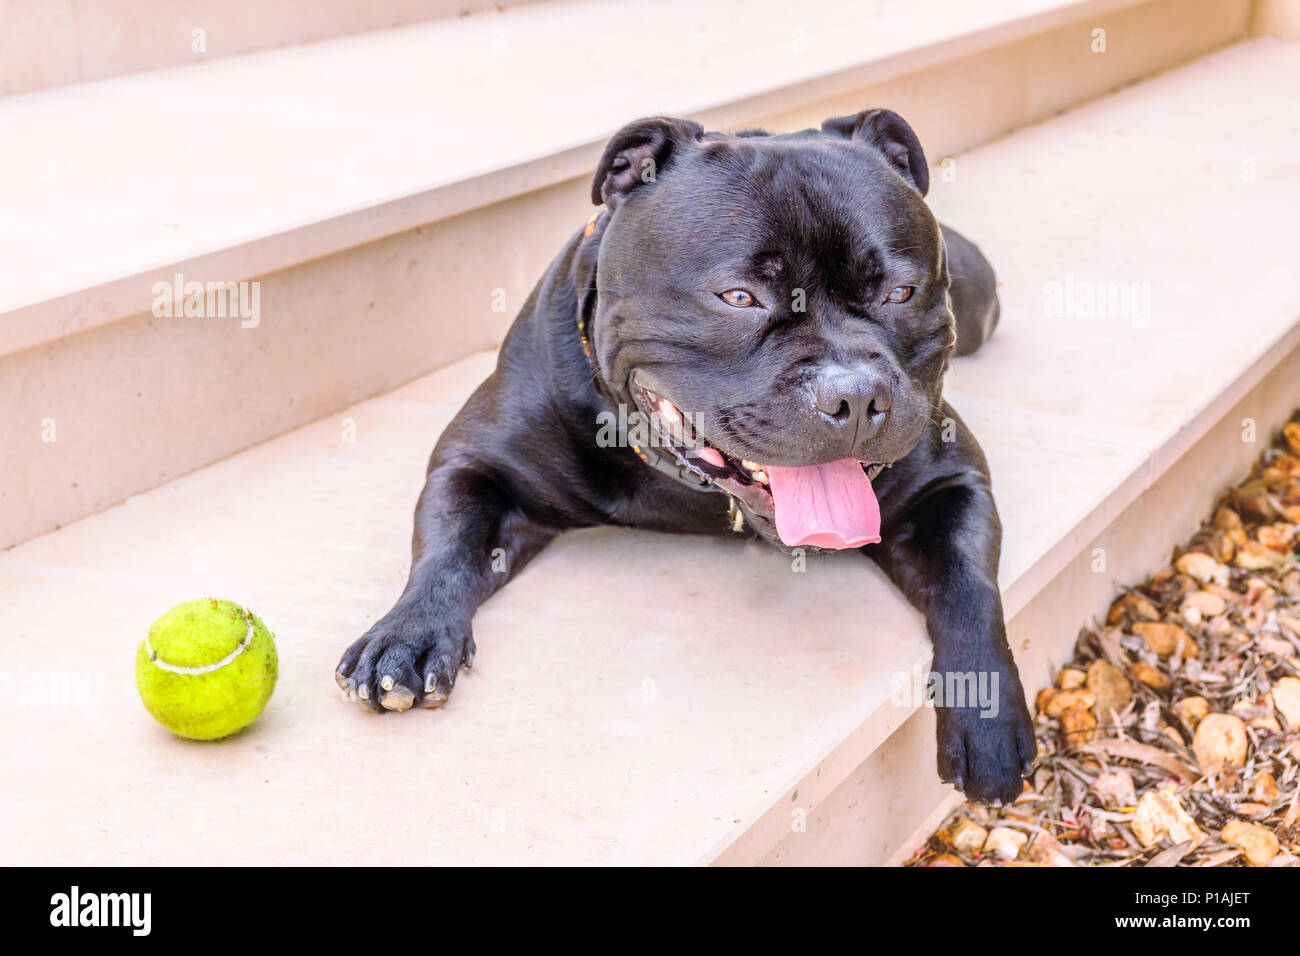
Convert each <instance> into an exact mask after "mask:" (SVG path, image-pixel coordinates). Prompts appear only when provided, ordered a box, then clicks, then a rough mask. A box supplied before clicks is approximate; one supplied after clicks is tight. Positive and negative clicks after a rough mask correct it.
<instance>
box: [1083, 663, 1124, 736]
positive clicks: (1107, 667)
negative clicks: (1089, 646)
mask: <svg viewBox="0 0 1300 956" xmlns="http://www.w3.org/2000/svg"><path fill="white" fill-rule="evenodd" d="M1087 685H1088V690H1090V691H1092V693H1093V695H1094V696H1095V697H1096V699H1097V700H1096V703H1095V704H1094V705H1093V713H1095V714H1096V715H1097V720H1098V721H1099V722H1100V723H1102V724H1106V725H1109V724H1110V723H1111V722H1112V721H1113V720H1114V719H1115V718H1114V717H1113V716H1112V714H1122V713H1123V712H1124V708H1126V707H1127V706H1128V703H1129V701H1130V700H1132V699H1133V687H1132V685H1130V684H1129V682H1128V678H1127V677H1125V676H1124V672H1123V671H1122V670H1120V669H1119V668H1118V667H1116V666H1115V665H1114V664H1112V663H1111V662H1110V661H1108V660H1105V659H1104V658H1098V659H1097V660H1095V661H1093V662H1092V663H1091V664H1089V665H1088V679H1087Z"/></svg>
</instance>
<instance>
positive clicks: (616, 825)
mask: <svg viewBox="0 0 1300 956" xmlns="http://www.w3.org/2000/svg"><path fill="white" fill-rule="evenodd" d="M1297 91H1300V45H1296V44H1288V43H1284V42H1280V41H1277V40H1274V39H1268V38H1261V39H1256V40H1252V41H1249V42H1246V43H1242V44H1238V45H1235V46H1233V47H1230V48H1228V49H1225V50H1223V51H1220V52H1218V53H1215V54H1213V55H1211V56H1208V57H1205V58H1203V59H1201V60H1198V61H1196V62H1195V63H1192V64H1190V65H1188V66H1186V67H1183V68H1181V69H1178V70H1174V71H1171V72H1168V73H1165V74H1162V75H1160V76H1158V77H1156V78H1154V79H1151V80H1148V81H1146V82H1143V83H1140V84H1137V85H1135V86H1132V87H1130V88H1127V89H1125V90H1123V91H1121V92H1119V93H1116V94H1114V95H1111V96H1106V97H1103V98H1102V99H1099V100H1097V101H1095V102H1093V103H1090V104H1088V105H1086V106H1083V107H1081V108H1079V109H1075V110H1072V111H1070V112H1067V113H1065V114H1063V115H1061V116H1058V117H1055V118H1052V119H1050V120H1047V121H1045V122H1043V123H1040V124H1038V125H1035V126H1032V127H1030V128H1027V129H1023V130H1021V131H1019V132H1016V133H1014V134H1012V135H1010V136H1007V137H1004V138H1001V139H999V140H997V141H995V142H992V143H989V144H987V145H985V146H983V147H980V148H977V149H973V150H970V151H968V152H965V153H962V154H960V155H958V156H957V157H956V165H955V170H956V176H955V179H952V178H950V179H948V180H947V181H945V180H944V178H943V177H939V176H937V177H936V183H935V186H934V192H933V203H934V206H935V208H936V210H937V211H938V212H939V213H940V215H941V216H942V217H943V218H944V219H945V220H947V221H951V222H954V223H957V224H959V225H960V226H961V227H962V228H963V229H964V230H966V231H967V232H968V233H969V234H970V235H972V237H974V238H975V239H976V240H977V241H979V243H980V244H981V246H982V248H983V249H984V251H985V252H986V253H987V254H988V256H989V258H990V259H991V260H992V261H993V262H994V263H995V265H996V266H997V268H998V270H999V276H1000V279H1001V283H1002V286H1001V289H1000V292H1001V295H1002V301H1003V318H1002V325H1001V327H1000V328H999V329H998V332H997V334H996V336H995V337H994V339H993V340H992V342H991V343H990V344H989V345H988V346H987V347H986V349H984V350H983V351H981V352H980V353H979V354H978V355H976V356H974V357H972V358H970V359H966V360H961V361H958V362H957V363H956V365H955V367H954V369H953V372H952V375H951V379H950V384H949V387H948V389H947V394H948V396H949V398H950V400H951V401H952V402H953V404H954V406H955V407H956V408H957V409H958V410H959V411H960V412H961V413H962V415H963V416H964V417H965V419H966V421H967V423H968V424H969V425H970V427H971V428H972V430H973V431H974V432H975V434H976V435H977V436H979V438H980V440H981V443H982V444H983V446H984V448H985V450H986V452H987V453H988V457H989V461H990V464H991V467H992V472H993V479H994V488H995V492H996V495H997V499H998V503H999V508H1000V510H1001V513H1002V516H1003V521H1004V525H1005V546H1004V557H1003V564H1002V568H1001V582H1002V586H1003V593H1004V600H1005V603H1006V606H1007V612H1008V615H1009V617H1010V630H1011V637H1012V641H1013V646H1014V648H1015V651H1016V654H1017V658H1018V660H1019V662H1020V664H1021V669H1022V674H1023V675H1024V678H1025V680H1026V682H1027V683H1028V684H1029V685H1030V686H1033V685H1035V684H1037V683H1039V682H1041V681H1043V680H1045V679H1046V676H1047V670H1048V665H1049V662H1051V661H1053V660H1055V661H1060V660H1063V659H1064V658H1065V657H1066V655H1067V653H1068V649H1069V646H1070V644H1071V643H1072V641H1073V639H1074V637H1075V634H1076V632H1077V629H1078V626H1079V624H1080V622H1081V621H1082V620H1084V619H1085V618H1086V617H1087V616H1088V615H1090V614H1095V613H1100V612H1101V611H1102V610H1103V609H1104V607H1105V606H1106V604H1107V602H1108V600H1109V599H1110V597H1111V596H1112V594H1113V591H1114V587H1115V585H1116V582H1117V581H1124V580H1130V579H1132V578H1133V577H1135V576H1137V575H1138V574H1139V573H1143V572H1145V571H1147V570H1150V569H1151V568H1153V567H1154V566H1155V565H1156V564H1157V563H1159V562H1160V561H1162V560H1163V559H1164V558H1165V557H1166V556H1167V553H1168V548H1169V546H1170V544H1171V542H1173V541H1174V540H1175V539H1176V538H1178V537H1180V536H1181V535H1183V534H1185V533H1187V532H1188V531H1189V530H1191V528H1192V527H1194V525H1195V523H1196V521H1197V519H1198V517H1199V516H1200V515H1201V514H1203V513H1204V511H1205V510H1206V508H1207V507H1208V506H1209V504H1210V501H1211V499H1212V498H1213V497H1214V495H1216V494H1217V493H1218V492H1219V491H1221V490H1222V488H1223V487H1224V486H1225V485H1226V484H1227V483H1228V481H1229V480H1230V479H1231V478H1232V477H1233V476H1235V475H1237V474H1239V473H1241V472H1242V471H1244V469H1245V468H1246V467H1247V466H1248V464H1249V462H1250V460H1252V459H1253V458H1254V456H1255V455H1256V454H1257V452H1258V451H1259V448H1260V445H1259V442H1260V441H1266V440H1267V434H1268V432H1269V430H1270V428H1272V427H1273V426H1274V425H1275V424H1276V423H1279V422H1280V421H1281V420H1282V419H1283V418H1284V417H1285V411H1289V410H1290V409H1291V408H1293V407H1295V406H1296V405H1300V276H1298V275H1297V274H1296V272H1295V270H1294V268H1293V266H1292V263H1291V261H1290V260H1289V259H1288V258H1287V257H1285V256H1281V255H1278V253H1277V250H1279V249H1285V248H1286V247H1287V243H1288V242H1289V241H1290V237H1291V235H1292V232H1293V224H1292V221H1291V217H1292V211H1293V210H1295V209H1296V208H1300V175H1297V172H1298V171H1300V170H1298V169H1297V163H1298V162H1300V161H1298V160H1297V157H1300V128H1297V126H1296V125H1295V124H1294V123H1288V122H1285V121H1279V119H1278V117H1279V116H1282V115H1285V108H1286V106H1287V105H1288V104H1290V103H1291V102H1294V101H1295V99H1296V93H1297ZM1225 129H1232V130H1233V131H1234V135H1233V136H1231V137H1225V136H1224V135H1223V130H1225ZM949 168H950V169H951V168H953V167H949ZM1130 282H1133V283H1137V286H1136V297H1135V298H1132V299H1130V300H1129V301H1130V303H1131V305H1132V308H1131V309H1130V310H1129V311H1128V312H1127V313H1125V312H1122V311H1121V310H1119V309H1117V308H1114V307H1112V308H1110V309H1109V311H1107V312H1105V313H1103V314H1095V313H1093V314H1089V313H1088V311H1087V310H1086V309H1085V308H1084V298H1083V297H1084V292H1083V290H1085V289H1087V290H1091V293H1094V294H1095V293H1101V294H1102V295H1103V297H1104V295H1105V293H1106V291H1107V289H1118V288H1119V284H1121V283H1130ZM1067 289H1068V290H1069V292H1070V294H1069V296H1068V298H1067V297H1065V294H1066V290H1067ZM491 364H492V356H491V354H490V353H481V354H477V355H474V356H471V357H469V358H466V359H464V360H462V361H461V362H459V363H456V364H454V365H452V366H450V367H448V368H445V369H443V370H441V371H438V372H435V373H433V374H431V375H428V376H425V377H422V378H420V379H418V380H417V381H414V382H412V383H410V384H409V385H406V386H404V387H402V388H399V389H397V390H395V391H392V392H389V393H387V394H385V395H383V396H382V397H379V398H375V399H372V400H369V401H364V402H361V403H360V404H357V405H354V406H352V407H350V408H347V409H346V410H344V411H341V412H339V413H338V414H334V415H330V416H327V417H324V418H321V419H320V420H318V421H315V422H314V423H312V424H310V425H308V426H306V427H303V428H299V429H297V430H294V431H292V432H290V433H288V434H285V435H283V436H281V437H278V438H275V439H273V440H271V441H267V442H264V443H262V444H259V445H257V446H256V447H253V448H250V449H248V450H246V451H244V452H241V453H240V454H237V455H234V456H232V457H229V458H227V459H225V460H223V461H220V462H217V463H216V464H213V465H210V466H208V467H205V468H202V469H201V470H198V471H196V472H194V473H193V474H190V475H187V476H185V477H182V478H180V479H177V480H173V481H170V482H167V483H166V484H164V485H162V486H161V487H159V488H156V489H154V490H152V491H149V492H146V493H142V494H139V495H136V496H133V497H132V498H130V499H129V500H128V501H126V502H125V503H124V504H122V505H120V506H118V507H113V508H109V509H107V510H105V511H103V512H102V513H99V514H96V515H94V516H92V517H88V518H86V519H84V520H81V521H77V522H75V523H73V524H70V525H68V526H67V527H64V528H62V529H60V530H58V531H56V532H53V533H50V534H46V535H43V536H40V537H37V538H34V539H32V540H30V541H27V542H25V543H23V544H21V545H18V546H17V547H14V548H12V549H10V550H9V551H7V552H4V553H2V554H0V591H2V592H3V594H4V600H3V601H0V635H2V636H3V640H4V641H5V642H6V643H5V650H6V672H5V673H4V674H3V675H0V676H3V677H4V678H6V679H7V687H8V691H7V693H8V697H7V698H5V706H3V707H0V759H2V760H3V761H4V765H5V766H6V767H9V768H10V770H11V773H12V774H13V775H14V776H15V777H16V778H21V779H23V780H24V781H25V785H24V787H22V788H20V789H18V790H16V791H15V792H14V793H12V794H11V799H10V812H9V813H7V814H4V815H3V816H2V817H0V845H3V846H5V847H6V850H7V854H6V859H7V860H8V861H12V862H27V863H35V862H49V863H73V862H75V863H79V864H90V863H119V862H123V861H129V862H134V863H174V862H186V863H199V864H217V863H232V864H234V863H252V862H258V863H280V862H284V863H289V862H294V863H309V862H321V863H337V864H355V863H362V864H381V865H407V864H410V863H435V862H439V863H441V862H447V863H466V862H474V863H500V862H513V863H529V862H537V863H631V862H640V863H664V864H673V863H700V862H706V863H707V862H712V863H763V862H767V863H792V862H821V863H828V862H858V863H871V862H882V861H887V860H890V859H893V858H897V857H898V856H899V855H901V854H905V853H906V852H908V850H910V849H911V848H912V846H913V844H912V843H911V841H913V840H914V839H915V838H916V837H915V834H917V833H920V832H922V831H923V829H924V827H925V825H926V824H927V822H928V821H930V820H931V819H933V818H934V817H935V816H936V815H938V814H941V813H942V812H944V810H945V809H946V808H947V806H948V805H950V804H951V802H952V801H953V800H954V799H957V797H956V796H955V795H954V794H953V792H952V791H951V788H947V787H942V786H940V785H939V783H938V781H937V779H936V778H935V776H934V771H933V767H934V762H933V760H934V756H933V739H932V736H931V735H932V730H931V726H930V724H931V720H932V713H931V712H930V711H929V710H927V709H919V710H918V709H917V708H915V707H914V706H911V705H910V704H907V703H903V702H898V703H896V702H894V701H891V691H892V689H893V684H894V680H895V679H896V677H903V676H906V675H908V674H910V673H911V671H912V670H913V668H917V667H924V666H925V664H926V661H927V658H928V648H927V642H926V639H925V637H924V634H923V632H922V628H921V623H920V620H919V618H918V616H917V615H916V614H915V613H914V612H913V611H912V610H911V609H910V608H909V607H908V606H907V605H906V604H905V603H904V602H903V600H902V598H901V597H900V596H899V595H898V594H897V593H896V592H895V591H894V590H893V589H892V588H891V587H890V586H889V585H888V584H887V583H886V582H885V580H884V579H883V578H882V577H881V575H880V574H879V573H877V572H876V571H875V570H874V568H873V567H871V566H870V565H869V564H868V563H866V562H864V561H862V560H861V559H860V558H859V557H858V556H856V555H851V554H850V555H836V556H831V557H825V558H819V559H817V560H815V561H812V562H810V563H809V565H808V567H807V570H806V571H805V572H803V573H793V571H792V568H791V566H790V564H789V563H788V562H787V559H786V558H785V557H784V556H782V555H781V554H780V553H778V552H776V551H774V550H772V549H768V548H765V547H763V546H760V545H758V544H756V543H747V542H742V541H739V540H731V541H728V540H710V539H695V538H689V537H671V536H664V535H658V534H651V533H640V532H631V531H623V530H616V529H602V530H594V531H588V532H582V533H576V534H571V535H567V536H563V537H562V538H561V539H560V540H559V541H558V542H557V543H556V544H555V545H553V546H552V547H551V548H549V549H548V550H547V551H545V552H544V553H543V554H542V555H541V556H540V557H539V558H538V559H537V561H536V562H535V564H533V565H532V566H530V567H529V568H528V570H526V571H525V572H524V573H523V574H522V575H521V576H520V577H519V578H518V580H516V581H514V582H512V583H511V585H510V586H509V587H508V588H506V589H505V590H504V591H502V592H501V593H500V594H498V595H497V596H496V597H494V598H493V599H492V600H491V601H489V602H488V603H487V604H486V605H485V606H484V608H483V609H482V611H481V612H480V614H479V615H478V617H477V618H476V620H475V634H476V638H477V642H478V646H479V654H478V658H477V660H476V663H475V669H474V671H473V673H472V674H470V675H468V676H466V677H464V678H462V681H461V683H460V684H459V685H458V686H457V689H456V692H455V694H454V695H453V697H452V701H451V703H450V705H449V706H448V708H447V709H446V710H445V711H443V712H426V711H415V712H411V713H407V714H404V715H400V716H398V715H385V716H376V715H373V714H369V713H367V712H363V711H361V710H360V709H359V708H357V707H355V706H350V705H347V704H345V703H343V702H342V701H340V700H339V699H338V692H337V689H336V688H335V687H334V684H333V680H332V670H333V667H334V664H335V662H336V660H337V658H338V655H339V652H340V650H341V649H342V647H343V646H345V645H346V644H347V643H348V642H350V641H351V640H352V639H354V638H355V637H356V636H357V635H358V634H360V633H361V632H362V631H363V630H364V629H365V628H366V627H367V626H368V625H369V624H370V623H371V622H372V621H374V620H375V619H376V618H377V617H378V616H379V615H381V614H383V613H384V612H385V611H386V610H387V609H388V607H389V606H390V604H391V602H392V600H393V599H394V597H395V595H396V594H397V592H398V590H399V589H400V587H401V584H402V582H403V581H404V578H405V573H406V566H407V561H408V560H409V559H408V549H407V541H408V540H409V533H410V524H409V522H410V512H411V508H412V506H413V503H414V500H415V496H416V494H417V493H418V490H419V487H420V484H421V480H422V476H423V471H424V464H425V460H426V456H427V453H428V450H429V447H430V446H431V444H432V443H433V441H434V439H435V437H436V435H437V433H438V432H439V430H440V429H441V428H442V427H444V426H445V424H446V423H447V421H448V420H449V419H450V417H451V416H452V415H453V414H454V413H455V411H456V409H457V407H458V406H459V404H460V402H461V401H463V399H464V398H465V396H466V395H467V394H468V393H469V391H470V390H471V389H472V388H473V386H474V385H475V384H476V383H477V382H478V381H479V380H480V379H481V378H482V377H483V376H484V375H485V374H486V373H487V371H488V370H489V369H490V367H491ZM1284 410H1285V411H1284ZM1247 419H1250V420H1251V421H1253V422H1254V425H1255V432H1254V437H1255V438H1256V441H1255V442H1254V443H1252V442H1250V441H1248V440H1246V439H1248V438H1250V437H1252V436H1251V432H1250V429H1249V428H1248V427H1246V424H1245V420H1247ZM1097 549H1101V552H1100V554H1099V553H1098V551H1097ZM1099 557H1100V558H1101V559H1102V561H1101V563H1100V564H1099ZM593 580H599V581H602V582H604V586H603V587H601V588H592V587H591V586H590V582H591V581H593ZM204 594H216V595H222V596H228V597H230V598H232V599H235V600H238V601H241V602H243V603H246V604H248V605H250V606H251V607H253V608H254V609H255V610H256V611H257V612H258V613H259V614H261V615H262V616H263V617H264V618H265V620H266V621H267V623H268V624H269V626H270V627H271V628H272V629H273V630H274V631H275V633H276V636H277V640H278V643H279V647H280V652H281V658H282V664H281V685H280V687H279V689H278V690H277V692H276V695H275V697H274V698H273V699H272V701H271V704H270V706H269V707H268V710H267V712H266V713H265V714H264V715H263V717H262V718H261V719H260V720H259V721H258V722H257V723H256V724H255V725H254V726H253V727H252V728H250V730H249V731H248V732H247V733H245V734H243V735H241V736H239V737H236V738H233V739H231V740H229V741H226V742H224V743H221V744H218V745H199V744H192V743H188V742H184V741H181V740H178V739H175V738H172V737H170V736H169V735H168V734H167V733H166V732H165V731H163V730H162V729H161V728H160V727H158V726H157V725H155V724H154V723H153V721H152V719H151V718H150V717H149V716H148V715H147V714H146V713H145V712H144V710H143V709H142V708H141V706H140V704H139V702H138V700H137V699H136V696H135V688H134V685H133V680H132V676H131V660H132V655H133V652H134V648H135V646H136V644H137V643H138V641H139V640H140V638H141V635H142V634H143V632H144V630H145V629H146V628H147V627H148V624H149V622H150V621H151V620H152V619H153V618H154V617H155V616H157V615H158V614H159V613H161V611H162V610H164V609H166V608H167V607H169V606H170V605H171V604H173V603H176V602H177V601H180V600H183V599H187V598H190V597H196V596H199V595H204ZM864 608H866V609H867V611H866V613H864V610H863V609H864ZM4 687H5V685H0V690H3V689H4Z"/></svg>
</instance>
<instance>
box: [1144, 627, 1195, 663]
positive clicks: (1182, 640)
mask: <svg viewBox="0 0 1300 956" xmlns="http://www.w3.org/2000/svg"><path fill="white" fill-rule="evenodd" d="M1133 633H1134V634H1138V635H1140V636H1141V637H1142V640H1144V641H1146V644H1147V647H1149V648H1151V650H1153V651H1155V652H1156V653H1157V654H1159V655H1160V656H1161V657H1168V656H1169V655H1170V654H1172V653H1174V652H1175V651H1178V650H1179V649H1180V648H1181V651H1182V656H1183V657H1199V656H1200V649H1199V648H1198V647H1197V646H1196V641H1194V640H1192V636H1191V635H1190V634H1188V633H1187V632H1186V631H1185V630H1183V629H1182V628H1181V627H1179V626H1178V625H1177V624H1165V623H1162V622H1154V621H1139V622H1138V623H1137V624H1134V625H1133Z"/></svg>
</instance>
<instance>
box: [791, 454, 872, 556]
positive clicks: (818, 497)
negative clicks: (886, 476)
mask: <svg viewBox="0 0 1300 956" xmlns="http://www.w3.org/2000/svg"><path fill="white" fill-rule="evenodd" d="M767 478H768V482H769V483H770V484H771V486H772V503H773V505H774V506H775V508H776V531H777V534H779V535H780V536H781V540H782V542H784V543H785V544H787V545H789V546H790V547H792V548H793V547H798V546H799V545H805V544H807V545H812V546H813V547H817V548H856V547H859V546H861V545H864V544H871V543H873V542H875V541H879V540H880V505H879V504H878V503H877V502H876V493H875V492H874V491H872V490H871V481H870V480H869V479H868V478H867V476H866V473H865V472H864V471H863V470H862V465H861V464H860V463H859V462H857V461H855V460H854V459H852V458H841V459H840V460H839V461H832V462H829V463H828V464H825V465H804V466H802V467H800V468H780V467H778V466H776V465H769V466H768V468H767Z"/></svg>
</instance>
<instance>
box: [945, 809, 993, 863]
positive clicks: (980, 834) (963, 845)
mask: <svg viewBox="0 0 1300 956" xmlns="http://www.w3.org/2000/svg"><path fill="white" fill-rule="evenodd" d="M988 835H989V831H988V830H986V829H984V828H983V827H982V826H980V825H979V824H978V823H976V822H975V821H974V820H968V819H967V818H966V817H959V818H958V819H957V822H956V823H954V824H953V825H952V826H951V827H950V828H949V830H948V842H949V843H951V844H952V845H953V847H954V848H955V849H957V850H958V851H959V852H961V853H965V854H966V855H967V856H971V855H972V854H975V853H978V852H979V851H980V849H981V848H982V847H983V846H984V841H985V840H987V839H988Z"/></svg>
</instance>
